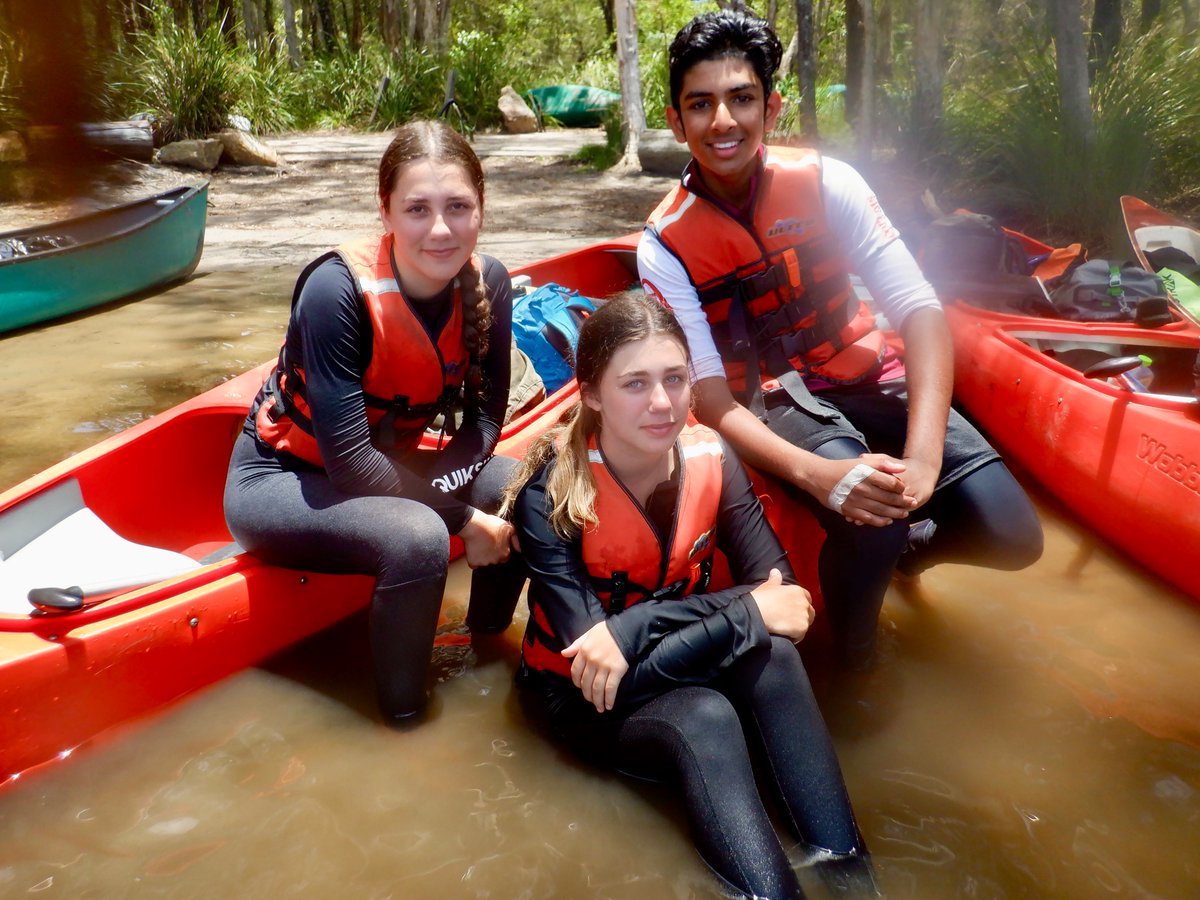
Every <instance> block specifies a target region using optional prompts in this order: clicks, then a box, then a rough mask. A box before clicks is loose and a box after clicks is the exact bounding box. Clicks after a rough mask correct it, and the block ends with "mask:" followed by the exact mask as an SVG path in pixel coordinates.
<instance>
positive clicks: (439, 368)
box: [255, 233, 469, 466]
mask: <svg viewBox="0 0 1200 900" xmlns="http://www.w3.org/2000/svg"><path fill="white" fill-rule="evenodd" d="M335 254H336V255H337V256H340V257H341V258H342V259H343V260H344V261H345V263H346V265H347V266H348V267H349V269H350V271H351V272H353V273H354V278H355V283H356V287H357V290H358V296H359V300H360V302H361V303H362V304H363V305H364V307H365V308H366V311H367V315H368V317H369V319H370V322H371V342H372V343H371V348H370V350H371V356H370V362H369V363H368V365H367V370H366V372H364V373H363V381H362V386H363V397H364V399H365V401H366V406H367V422H368V423H369V424H370V427H371V441H372V443H373V444H375V446H376V447H378V448H379V449H380V450H383V451H385V452H386V451H389V450H406V449H410V448H412V447H415V446H416V444H417V442H418V441H419V440H420V438H421V433H422V432H423V431H424V429H425V427H426V426H427V425H428V424H429V423H430V422H431V421H433V419H434V418H435V417H436V416H437V415H438V414H440V413H441V414H444V413H449V411H450V410H451V409H452V407H453V406H454V405H455V403H456V402H457V401H458V400H459V399H460V397H461V395H462V384H463V380H464V379H465V378H466V374H467V365H468V362H469V353H468V351H467V347H466V344H465V342H464V340H463V308H462V297H461V296H460V293H459V289H458V287H457V285H456V286H455V288H454V290H453V293H452V301H451V302H452V303H453V307H452V308H451V311H450V315H449V316H448V317H447V319H446V324H445V326H444V327H443V328H442V330H441V333H440V334H438V335H437V336H436V338H435V336H433V335H431V334H430V333H429V332H428V331H427V330H426V328H425V325H424V323H423V322H422V320H421V317H420V316H419V315H418V314H417V313H416V312H415V311H414V310H413V308H412V306H411V305H410V304H409V301H408V299H407V298H406V297H405V296H404V294H403V292H402V291H401V288H400V278H399V273H397V272H396V270H395V267H394V265H393V262H392V235H391V234H390V233H388V234H384V235H382V236H377V237H373V238H366V239H364V240H361V241H356V242H353V243H350V244H345V245H343V246H341V247H339V248H338V249H337V250H335V251H333V253H330V254H326V255H325V256H323V257H321V258H320V259H318V260H316V261H315V262H314V263H313V264H312V265H310V266H309V267H308V268H307V269H305V271H304V272H303V273H302V274H301V276H300V278H299V280H298V282H297V284H296V290H295V292H294V293H293V295H292V309H293V310H294V309H295V307H296V302H297V301H298V300H299V298H300V291H301V289H302V288H303V287H304V282H305V281H307V280H308V276H309V275H310V274H311V273H312V272H313V270H314V269H315V268H316V267H317V266H318V265H320V264H321V263H323V262H324V261H325V260H327V259H329V258H330V257H331V256H333V255H335ZM264 392H265V394H266V396H265V398H264V400H263V403H262V405H261V406H260V407H259V410H258V414H257V417H256V418H255V425H256V427H257V429H258V435H259V437H260V438H262V440H263V441H265V442H266V443H268V444H270V445H271V446H272V447H274V448H276V449H277V450H286V451H287V452H288V453H292V454H295V455H296V456H299V457H300V458H301V459H305V460H307V461H308V462H311V463H314V464H315V465H318V466H320V465H323V463H322V461H321V454H320V451H319V450H318V448H317V441H316V438H315V437H314V435H313V427H312V419H311V413H310V410H309V406H308V401H307V400H306V399H305V396H304V369H303V368H302V367H301V366H300V365H298V364H296V363H295V362H293V361H292V360H289V359H288V354H287V345H286V343H285V345H284V348H283V350H281V351H280V353H279V363H278V365H277V366H276V367H275V370H274V372H273V373H272V374H271V377H270V378H268V379H267V384H266V386H265V388H264ZM447 418H448V419H449V418H450V416H447Z"/></svg>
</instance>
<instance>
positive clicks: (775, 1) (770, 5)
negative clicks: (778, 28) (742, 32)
mask: <svg viewBox="0 0 1200 900" xmlns="http://www.w3.org/2000/svg"><path fill="white" fill-rule="evenodd" d="M778 18H779V0H767V15H766V20H767V24H768V25H770V26H771V30H772V31H774V30H775V24H776V20H777V19H778Z"/></svg>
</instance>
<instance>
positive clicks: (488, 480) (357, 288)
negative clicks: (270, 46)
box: [225, 122, 524, 721]
mask: <svg viewBox="0 0 1200 900" xmlns="http://www.w3.org/2000/svg"><path fill="white" fill-rule="evenodd" d="M378 191H379V193H378V197H379V216H380V221H381V223H382V225H383V232H382V234H377V235H374V236H372V237H370V238H367V239H364V240H360V241H355V242H351V243H348V244H345V245H343V246H341V247H339V248H338V249H336V250H334V251H331V252H329V253H325V254H324V255H322V256H320V257H319V258H317V259H316V260H314V261H313V262H312V263H310V264H309V265H308V267H307V268H305V269H304V271H303V272H302V273H301V275H300V278H299V280H298V282H297V284H296V288H295V292H294V294H293V297H292V310H291V316H290V319H289V321H288V327H287V334H286V337H285V339H284V344H283V348H282V350H281V351H280V355H279V362H278V365H277V366H276V367H275V370H274V371H273V372H272V374H271V376H270V377H269V378H268V379H267V382H266V384H265V385H264V386H263V389H262V391H260V393H259V395H258V397H257V398H256V399H255V402H254V404H253V405H252V407H251V409H250V415H249V416H248V417H247V419H246V423H245V426H244V427H243V430H242V434H241V435H240V436H239V438H238V440H237V443H236V445H235V447H234V451H233V457H232V459H231V461H230V468H229V477H228V481H227V483H226V488H225V514H226V519H227V520H228V523H229V528H230V531H231V532H232V534H233V535H234V537H235V538H236V539H237V541H238V542H239V543H240V544H241V545H242V546H243V547H244V548H245V549H246V550H248V551H249V552H251V553H254V554H255V555H257V556H260V557H262V558H264V559H266V560H267V561H269V562H271V563H274V564H276V565H282V566H289V567H294V568H303V569H308V570H314V571H323V572H335V573H355V574H365V575H373V576H374V577H375V587H374V592H373V594H372V598H371V606H370V616H369V629H370V643H371V652H372V659H373V665H374V672H375V679H376V685H377V688H378V694H379V704H380V708H381V710H382V712H383V715H384V718H385V719H387V720H389V721H391V720H400V719H404V718H407V717H409V716H411V715H413V714H414V713H417V712H419V711H420V710H421V709H422V707H423V706H424V703H425V699H426V692H425V678H426V670H427V669H428V666H429V660H430V656H431V653H432V647H433V637H434V631H435V629H436V626H437V620H438V611H439V609H440V607H441V601H442V592H443V589H444V587H445V582H446V570H447V566H448V563H449V552H450V535H452V534H456V535H458V536H459V537H460V538H461V539H462V541H463V544H464V545H465V548H466V558H467V562H468V564H469V565H470V566H471V567H472V568H473V569H475V570H476V571H475V573H474V576H473V578H472V589H471V600H470V606H469V610H468V614H467V624H468V625H469V626H470V627H471V628H472V630H473V631H477V632H479V631H482V632H497V631H502V630H504V628H506V627H507V626H508V624H509V622H510V621H511V618H512V613H513V609H514V607H515V606H516V601H517V596H518V594H519V593H520V590H521V587H522V585H523V583H524V569H523V566H522V564H521V563H520V561H519V559H517V558H516V557H513V558H512V559H510V552H511V550H510V548H511V547H512V546H513V541H512V535H513V529H512V527H511V526H510V525H509V524H508V523H507V522H506V521H504V520H503V519H500V518H498V517H497V516H496V515H495V514H494V513H495V511H496V509H497V506H498V504H499V499H500V491H501V488H502V486H503V485H504V483H505V481H506V480H507V477H508V475H509V472H510V469H511V467H512V466H513V465H514V463H513V461H512V460H509V459H506V458H504V457H494V456H492V452H493V450H494V448H495V446H496V441H497V439H498V438H499V435H500V427H501V425H502V423H503V419H504V413H505V408H506V404H507V398H508V383H509V350H510V344H511V326H512V296H511V290H510V282H509V276H508V272H507V270H506V269H505V268H504V266H503V265H502V264H501V263H500V262H498V261H497V260H495V259H492V258H491V257H487V256H479V255H477V254H476V253H475V245H476V241H477V240H478V237H479V230H480V227H481V226H482V223H483V195H484V183H483V170H482V167H481V166H480V164H479V160H478V158H477V157H476V156H475V153H474V151H473V150H472V149H471V147H470V145H469V144H468V143H467V142H466V141H465V140H463V138H462V137H461V136H460V135H459V134H458V133H457V132H455V131H454V130H453V129H451V128H448V127H446V126H445V125H443V124H442V123H440V122H412V123H409V124H407V125H405V126H403V127H402V128H400V129H399V130H398V131H397V132H396V135H395V137H394V139H393V140H392V142H391V144H390V145H389V146H388V148H387V150H386V151H385V152H384V155H383V159H382V160H381V162H380V166H379V187H378ZM459 412H461V424H457V419H458V416H457V415H456V414H457V413H459ZM439 416H440V417H441V420H442V422H444V423H445V424H444V425H443V426H442V428H443V433H442V441H441V442H439V449H438V451H437V452H429V451H421V450H418V449H417V444H418V443H419V441H420V439H421V435H422V434H423V433H424V432H425V430H426V428H427V426H429V425H430V424H431V423H433V422H434V421H435V420H436V419H437V418H438V417H439ZM484 567H486V568H484ZM485 586H486V587H485Z"/></svg>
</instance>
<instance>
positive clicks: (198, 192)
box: [0, 181, 208, 287]
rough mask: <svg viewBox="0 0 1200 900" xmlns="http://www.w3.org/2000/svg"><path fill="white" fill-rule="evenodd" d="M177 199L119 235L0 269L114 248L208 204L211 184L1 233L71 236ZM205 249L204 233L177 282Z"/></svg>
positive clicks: (18, 259)
mask: <svg viewBox="0 0 1200 900" xmlns="http://www.w3.org/2000/svg"><path fill="white" fill-rule="evenodd" d="M176 196H177V197H178V200H177V201H176V200H174V199H173V202H172V203H171V205H170V206H158V207H157V208H156V209H153V211H152V212H151V213H150V214H148V215H147V216H146V217H145V218H142V219H139V220H138V221H136V222H134V223H132V224H130V225H129V226H127V227H125V228H123V229H121V230H120V231H115V232H112V233H111V234H106V235H104V236H103V237H100V238H96V239H92V240H87V241H80V242H79V243H77V244H72V245H71V246H69V247H51V248H49V249H47V250H39V251H38V252H36V253H30V254H27V255H25V256H12V257H9V258H8V259H0V269H3V268H4V267H7V266H14V265H17V264H20V263H32V262H35V261H39V260H43V259H45V260H49V259H58V258H61V257H64V256H66V255H68V254H71V253H80V252H86V251H88V250H94V249H96V248H100V247H104V246H106V245H107V244H111V243H113V242H115V241H119V240H123V239H124V238H127V237H129V236H130V235H133V234H137V233H138V232H139V231H144V230H146V229H148V228H151V227H153V226H154V225H157V224H158V223H160V222H161V221H162V220H163V219H165V218H166V217H167V216H169V215H171V214H173V213H176V212H178V211H179V210H181V209H183V208H184V207H186V206H188V205H190V204H192V203H195V202H197V201H198V200H203V201H205V202H207V196H208V182H207V181H205V182H204V183H202V184H199V185H190V186H187V185H185V186H182V187H177V188H172V189H171V190H169V191H163V192H161V193H158V194H154V195H153V196H151V197H143V198H142V199H140V200H134V201H133V202H131V203H123V204H121V205H120V206H110V207H108V208H107V209H100V210H97V211H96V212H93V213H87V214H85V215H82V216H75V217H74V218H70V219H63V220H62V221H59V222H50V223H47V224H44V225H34V226H31V227H28V228H20V229H16V230H14V231H6V232H4V233H0V240H5V239H8V238H17V239H20V238H22V237H30V236H35V235H39V234H43V233H45V232H47V231H57V232H69V231H70V229H71V228H72V227H73V226H78V225H79V224H80V223H83V222H87V223H92V222H97V221H101V220H103V219H110V218H116V217H118V216H120V215H122V214H124V213H126V212H130V211H132V210H134V209H137V208H138V207H143V206H145V207H155V206H157V205H158V204H159V202H160V201H162V200H165V199H168V198H174V197H176ZM203 246H204V243H203V231H201V241H200V242H199V247H198V248H197V252H196V255H195V257H194V259H193V260H192V262H191V264H190V267H189V268H188V269H187V271H186V272H184V273H182V275H177V276H175V277H177V278H178V277H185V276H186V275H189V274H191V273H192V272H193V271H194V270H195V268H196V265H197V264H198V263H199V261H200V255H201V253H202V252H203ZM149 287H153V285H150V286H149Z"/></svg>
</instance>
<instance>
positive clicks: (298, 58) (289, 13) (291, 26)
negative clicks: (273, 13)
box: [282, 0, 304, 69]
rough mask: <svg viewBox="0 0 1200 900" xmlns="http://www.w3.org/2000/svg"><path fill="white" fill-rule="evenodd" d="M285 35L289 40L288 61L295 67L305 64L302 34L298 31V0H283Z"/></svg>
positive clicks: (285, 38)
mask: <svg viewBox="0 0 1200 900" xmlns="http://www.w3.org/2000/svg"><path fill="white" fill-rule="evenodd" d="M282 5H283V35H284V40H286V41H287V52H288V62H290V63H291V64H292V68H293V69H299V68H300V67H301V66H303V65H304V56H303V55H302V54H301V52H300V35H299V34H298V33H297V32H296V2H295V0H283V3H282Z"/></svg>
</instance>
